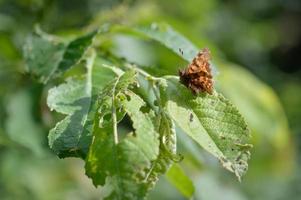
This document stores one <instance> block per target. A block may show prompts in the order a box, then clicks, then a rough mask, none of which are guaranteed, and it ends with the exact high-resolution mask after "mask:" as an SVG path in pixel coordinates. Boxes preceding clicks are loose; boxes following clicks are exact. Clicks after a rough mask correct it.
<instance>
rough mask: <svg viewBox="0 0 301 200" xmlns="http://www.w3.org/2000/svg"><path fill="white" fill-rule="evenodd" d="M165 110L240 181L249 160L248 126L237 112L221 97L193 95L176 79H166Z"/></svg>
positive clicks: (218, 95) (217, 95)
mask: <svg viewBox="0 0 301 200" xmlns="http://www.w3.org/2000/svg"><path fill="white" fill-rule="evenodd" d="M166 78H167V80H168V81H167V84H168V86H167V88H166V90H165V91H164V92H163V93H162V94H165V95H166V109H167V110H168V112H169V114H170V116H171V117H172V118H173V120H174V121H175V122H176V124H177V125H178V126H179V127H180V128H181V129H182V130H183V131H184V132H185V133H187V134H188V135H189V136H190V137H191V138H193V139H194V140H195V141H196V142H197V143H199V144H200V145H201V146H202V147H203V148H204V149H205V150H207V151H208V152H210V153H211V154H212V155H214V156H215V157H217V158H218V159H219V160H220V162H221V164H222V165H223V167H225V168H226V169H228V170H230V171H232V172H234V173H235V175H236V176H237V177H238V178H239V179H240V178H241V176H242V175H243V174H244V173H245V172H246V170H247V167H248V164H247V161H248V159H249V157H250V152H249V149H250V148H251V145H250V144H248V141H249V132H248V129H247V125H246V123H245V121H244V119H243V118H242V116H241V115H240V114H239V112H238V110H237V109H236V108H235V107H234V106H233V105H232V104H231V103H230V102H229V101H228V100H226V99H225V98H224V97H223V96H222V95H220V94H218V93H216V92H214V94H213V95H209V94H200V95H198V96H195V95H193V94H192V93H191V91H190V90H187V88H186V87H185V86H183V85H182V84H180V83H179V80H178V78H176V77H166Z"/></svg>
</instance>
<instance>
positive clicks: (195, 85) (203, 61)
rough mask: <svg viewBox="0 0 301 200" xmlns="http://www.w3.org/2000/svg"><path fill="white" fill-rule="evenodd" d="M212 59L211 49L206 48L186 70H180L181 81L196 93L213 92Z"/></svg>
mask: <svg viewBox="0 0 301 200" xmlns="http://www.w3.org/2000/svg"><path fill="white" fill-rule="evenodd" d="M210 59H211V56H210V51H209V49H208V48H204V49H203V50H201V51H200V52H199V53H198V54H197V56H196V57H195V58H194V59H193V60H192V62H191V63H190V64H189V65H188V66H187V67H186V68H185V69H184V70H179V76H180V82H181V83H182V84H184V85H185V86H186V87H188V88H190V89H191V91H192V92H193V93H194V94H198V93H199V92H207V93H209V94H212V92H213V80H212V74H211V68H210V63H209V60H210Z"/></svg>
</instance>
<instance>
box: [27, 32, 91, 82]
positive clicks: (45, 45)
mask: <svg viewBox="0 0 301 200" xmlns="http://www.w3.org/2000/svg"><path fill="white" fill-rule="evenodd" d="M96 33H97V31H94V32H91V33H89V34H87V35H84V36H82V37H79V38H76V39H74V40H72V41H70V42H64V41H62V40H61V39H59V38H56V37H54V36H51V35H48V34H46V33H43V32H42V31H40V30H39V29H38V30H36V32H35V33H33V34H32V35H31V36H30V37H28V39H27V41H26V44H25V45H24V58H25V60H26V62H27V64H28V71H30V73H32V74H33V75H35V76H37V77H38V78H39V81H41V82H43V83H46V82H47V81H48V80H49V79H51V78H53V77H56V76H58V75H59V74H61V73H62V72H64V71H66V70H68V69H69V68H70V67H72V66H73V65H75V64H76V63H77V62H78V61H79V60H80V59H81V58H82V56H83V54H84V53H85V52H86V50H87V48H88V47H90V45H91V43H92V40H93V38H94V36H95V35H96Z"/></svg>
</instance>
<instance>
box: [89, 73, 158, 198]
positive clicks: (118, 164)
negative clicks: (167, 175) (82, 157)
mask: <svg viewBox="0 0 301 200" xmlns="http://www.w3.org/2000/svg"><path fill="white" fill-rule="evenodd" d="M126 75H128V74H125V75H124V76H126ZM116 81H117V82H116V83H113V85H115V87H114V86H112V85H109V86H108V88H111V87H113V90H106V89H105V90H104V92H105V94H106V95H101V96H102V97H103V96H109V97H110V98H113V100H112V101H107V100H106V99H105V98H102V99H100V104H99V111H100V113H99V115H97V118H96V120H95V122H94V131H93V135H94V136H93V137H94V139H93V142H92V144H91V147H90V151H89V154H88V157H87V159H86V173H87V175H88V176H89V177H91V178H92V180H93V183H94V185H106V186H109V187H110V188H111V189H112V192H111V193H110V194H109V196H108V197H107V198H106V199H125V200H127V199H128V200H132V199H142V198H143V197H145V195H146V192H147V190H146V188H147V185H145V182H146V179H147V173H146V172H147V171H149V169H150V168H151V163H152V161H153V160H155V159H156V157H157V156H158V151H159V139H158V134H157V132H156V131H155V127H154V124H153V122H152V120H151V117H150V115H149V114H148V113H144V112H142V111H140V109H141V107H143V106H144V105H145V103H144V101H143V100H142V99H141V98H140V97H139V96H137V95H136V94H134V93H133V92H131V91H129V90H127V88H126V87H125V86H128V84H126V83H125V82H123V83H122V81H124V78H122V77H121V78H120V79H117V80H116ZM128 83H129V82H128ZM106 91H114V92H113V93H111V94H107V92H106ZM110 102H111V103H110ZM122 109H124V111H125V112H126V113H127V114H128V115H129V117H130V118H131V120H132V122H133V128H134V129H135V131H134V132H133V133H128V134H127V135H126V136H125V137H124V138H122V139H120V138H119V139H118V140H116V139H115V135H114V134H115V131H117V132H116V133H117V134H118V130H116V128H117V124H116V123H117V120H114V111H113V110H115V111H116V112H122V111H120V110H122ZM107 112H111V117H109V118H108V119H107V121H105V119H102V117H103V116H104V114H105V113H107ZM116 115H117V114H116ZM115 117H116V116H115ZM114 127H115V128H114ZM118 137H119V136H118Z"/></svg>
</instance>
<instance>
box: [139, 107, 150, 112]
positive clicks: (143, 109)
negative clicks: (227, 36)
mask: <svg viewBox="0 0 301 200" xmlns="http://www.w3.org/2000/svg"><path fill="white" fill-rule="evenodd" d="M140 111H141V112H143V113H149V111H150V108H149V107H148V106H142V107H141V108H140Z"/></svg>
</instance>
